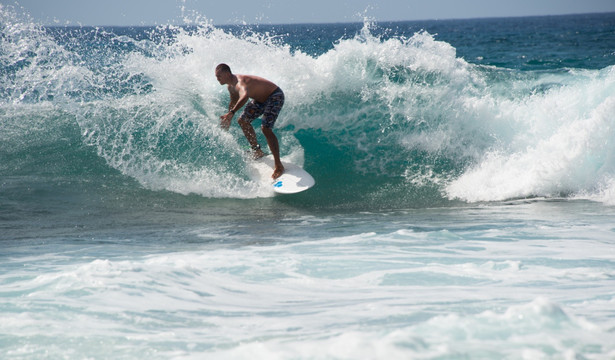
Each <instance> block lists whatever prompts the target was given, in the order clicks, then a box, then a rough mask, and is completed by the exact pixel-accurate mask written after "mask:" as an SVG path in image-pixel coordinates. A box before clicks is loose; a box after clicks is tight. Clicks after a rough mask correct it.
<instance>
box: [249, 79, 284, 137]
mask: <svg viewBox="0 0 615 360" xmlns="http://www.w3.org/2000/svg"><path fill="white" fill-rule="evenodd" d="M282 105H284V93H283V92H282V89H280V88H277V89H275V91H274V92H272V93H271V95H269V97H268V98H267V100H265V102H263V103H261V102H258V101H256V100H254V99H252V101H250V102H249V103H248V104H247V105H246V107H245V109H244V110H243V113H242V114H241V116H240V117H239V120H241V119H244V120H246V121H247V122H249V123H252V121H254V119H256V118H257V117H259V116H261V115H263V122H262V126H263V127H266V128H269V129H273V125H274V124H275V121H276V120H277V119H278V115H279V114H280V110H282Z"/></svg>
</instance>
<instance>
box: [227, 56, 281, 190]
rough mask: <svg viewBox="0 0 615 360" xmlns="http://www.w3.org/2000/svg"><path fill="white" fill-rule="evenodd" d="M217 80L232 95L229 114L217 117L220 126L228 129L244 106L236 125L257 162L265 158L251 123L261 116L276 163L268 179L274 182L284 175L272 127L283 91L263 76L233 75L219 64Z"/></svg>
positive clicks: (262, 127) (279, 107) (228, 69)
mask: <svg viewBox="0 0 615 360" xmlns="http://www.w3.org/2000/svg"><path fill="white" fill-rule="evenodd" d="M216 79H218V82H220V85H226V86H227V88H228V92H229V94H230V96H231V100H230V103H229V106H228V108H229V112H228V113H226V114H225V115H222V116H220V119H221V121H220V126H222V128H223V129H225V130H228V128H229V127H230V126H231V121H232V120H233V117H234V116H235V113H236V112H237V111H239V109H241V107H242V106H244V105H245V104H246V103H247V105H246V108H245V109H244V110H243V113H241V116H239V119H238V120H237V122H238V123H239V126H241V129H242V130H243V134H244V135H245V136H246V139H248V142H249V143H250V146H251V147H252V151H253V156H254V158H255V159H258V158H261V157H263V156H265V153H264V152H263V151H262V150H261V148H260V145H259V144H258V141H257V139H256V132H255V131H254V127H253V126H252V121H253V120H254V119H256V118H257V117H259V116H261V115H262V116H263V120H262V125H261V130H262V131H263V134H264V135H265V138H266V139H267V145H269V150H270V151H271V154H273V159H274V160H275V169H274V171H273V174H272V175H271V177H272V178H274V179H276V178H278V177H280V175H282V174H283V173H284V166H283V165H282V162H281V161H280V147H279V143H278V138H277V137H276V136H275V134H274V133H273V125H274V124H275V121H276V120H277V118H278V114H279V113H280V110H281V109H282V105H284V93H283V92H282V89H280V88H279V87H278V86H277V85H276V84H274V83H272V82H271V81H269V80H267V79H263V78H262V77H258V76H254V75H240V74H233V73H232V72H231V68H230V67H229V66H228V65H226V64H219V65H218V66H217V67H216ZM249 99H252V101H250V102H249V103H248V100H249Z"/></svg>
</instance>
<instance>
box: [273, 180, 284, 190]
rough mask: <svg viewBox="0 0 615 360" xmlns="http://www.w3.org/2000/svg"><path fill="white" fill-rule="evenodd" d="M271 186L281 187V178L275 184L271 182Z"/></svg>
mask: <svg viewBox="0 0 615 360" xmlns="http://www.w3.org/2000/svg"><path fill="white" fill-rule="evenodd" d="M273 187H275V188H279V187H282V180H279V181H277V182H276V183H275V184H273Z"/></svg>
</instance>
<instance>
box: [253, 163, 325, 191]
mask: <svg viewBox="0 0 615 360" xmlns="http://www.w3.org/2000/svg"><path fill="white" fill-rule="evenodd" d="M282 165H284V173H283V174H282V175H281V176H280V177H279V178H277V179H275V180H274V179H272V178H271V174H273V170H274V169H275V162H274V160H273V155H267V156H264V157H262V158H260V159H258V160H251V161H250V163H249V167H250V168H251V169H252V170H253V171H252V172H253V173H254V175H255V177H256V178H258V179H259V180H260V181H261V182H262V183H263V184H265V185H266V186H271V189H272V190H273V191H275V192H276V193H279V194H294V193H298V192H301V191H304V190H307V189H309V188H311V187H312V186H314V184H315V183H316V182H315V181H314V178H313V177H312V175H310V174H309V173H308V172H307V171H305V170H303V169H302V168H301V167H300V166H298V165H295V164H293V163H289V162H286V161H282Z"/></svg>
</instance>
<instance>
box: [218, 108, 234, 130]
mask: <svg viewBox="0 0 615 360" xmlns="http://www.w3.org/2000/svg"><path fill="white" fill-rule="evenodd" d="M234 115H235V114H233V113H232V112H230V111H229V112H228V113H226V114H225V115H222V116H220V127H221V128H223V129H224V130H228V129H229V128H230V127H231V121H232V120H233V116H234Z"/></svg>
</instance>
